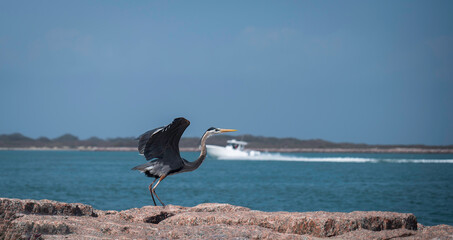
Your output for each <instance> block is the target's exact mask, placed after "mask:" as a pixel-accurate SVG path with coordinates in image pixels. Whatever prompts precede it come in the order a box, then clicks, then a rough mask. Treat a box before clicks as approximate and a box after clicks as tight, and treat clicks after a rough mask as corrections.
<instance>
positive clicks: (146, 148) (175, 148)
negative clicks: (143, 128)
mask: <svg viewBox="0 0 453 240" xmlns="http://www.w3.org/2000/svg"><path fill="white" fill-rule="evenodd" d="M189 125H190V122H189V121H188V120H187V119H185V118H176V119H175V120H173V122H172V123H170V124H169V125H167V126H165V127H160V128H156V129H153V130H150V131H148V132H145V133H144V134H142V135H141V136H140V137H139V143H138V151H139V153H141V154H143V155H145V158H146V160H151V159H154V158H160V159H163V160H165V161H168V160H170V159H175V158H177V159H181V156H180V153H179V140H180V139H181V136H182V134H183V133H184V131H185V130H186V128H187V127H188V126H189Z"/></svg>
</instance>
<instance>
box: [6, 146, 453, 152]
mask: <svg viewBox="0 0 453 240" xmlns="http://www.w3.org/2000/svg"><path fill="white" fill-rule="evenodd" d="M180 150H181V152H198V151H199V148H190V147H189V148H188V147H182V148H180ZM250 150H257V151H261V152H280V153H419V154H423V153H425V154H453V149H423V148H403V147H398V148H386V149H383V148H254V149H250ZM0 151H81V152H136V151H137V148H136V147H77V148H70V147H0Z"/></svg>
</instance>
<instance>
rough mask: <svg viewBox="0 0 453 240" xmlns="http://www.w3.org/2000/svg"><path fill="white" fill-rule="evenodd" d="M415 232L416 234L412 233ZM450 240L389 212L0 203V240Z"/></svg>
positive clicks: (442, 230)
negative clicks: (116, 208)
mask: <svg viewBox="0 0 453 240" xmlns="http://www.w3.org/2000/svg"><path fill="white" fill-rule="evenodd" d="M417 229H418V230H417ZM325 237H330V238H333V239H392V238H403V239H431V238H441V239H453V227H452V226H447V225H439V226H435V227H425V226H423V225H421V224H417V220H416V218H415V216H414V215H412V214H408V213H393V212H351V213H330V212H307V213H298V212H294V213H291V212H261V211H253V210H250V209H248V208H244V207H240V206H233V205H229V204H218V203H205V204H200V205H198V206H195V207H180V206H173V205H169V206H167V207H165V208H163V207H155V206H145V207H142V208H133V209H129V210H125V211H100V210H94V209H93V208H92V207H91V206H89V205H85V204H80V203H62V202H56V201H49V200H40V201H36V200H20V199H7V198H0V239H63V238H64V239H111V238H113V239H175V238H180V239H213V238H214V239H232V238H236V239H319V238H325Z"/></svg>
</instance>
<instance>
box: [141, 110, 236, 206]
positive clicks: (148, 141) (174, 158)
mask: <svg viewBox="0 0 453 240" xmlns="http://www.w3.org/2000/svg"><path fill="white" fill-rule="evenodd" d="M189 125H190V122H189V120H187V119H185V118H176V119H175V120H173V122H172V123H170V124H168V125H167V126H165V127H159V128H156V129H153V130H150V131H147V132H145V133H143V134H142V135H140V137H138V140H139V142H138V152H139V153H140V154H143V155H144V156H145V158H146V160H152V161H150V162H147V163H145V164H142V165H139V166H136V167H134V168H132V170H139V171H141V172H143V173H145V174H146V176H148V177H153V178H155V179H154V181H153V182H152V183H151V184H150V185H149V192H150V193H151V197H152V198H153V202H154V206H157V205H156V201H155V200H154V195H156V197H157V199H158V200H159V202H160V203H161V204H162V206H165V204H164V203H163V202H162V201H161V200H160V198H159V196H157V194H156V188H157V186H158V185H159V183H160V182H161V181H162V180H164V178H165V177H167V176H170V175H173V174H177V173H182V172H190V171H193V170H195V169H197V168H198V167H199V166H200V165H201V163H203V161H204V159H205V158H206V139H207V138H208V137H209V136H212V135H214V134H217V133H223V132H234V131H236V130H234V129H220V128H215V127H211V128H209V129H208V130H207V131H206V132H205V133H204V134H203V137H201V152H200V156H199V157H198V159H197V160H195V161H193V162H189V161H187V160H186V159H184V158H182V157H181V155H180V154H179V140H180V139H181V136H182V134H183V132H184V130H186V128H187V127H188V126H189ZM157 179H159V181H157V183H156V185H154V187H153V184H154V182H156V180H157Z"/></svg>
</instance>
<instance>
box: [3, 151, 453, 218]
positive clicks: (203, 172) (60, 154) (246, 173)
mask: <svg viewBox="0 0 453 240" xmlns="http://www.w3.org/2000/svg"><path fill="white" fill-rule="evenodd" d="M182 155H183V157H184V158H186V159H189V160H192V159H195V158H196V157H197V156H198V153H191V152H185V153H182ZM292 156H293V157H292V158H291V161H222V160H214V159H210V158H208V159H207V160H206V161H205V162H204V163H203V165H202V166H201V167H200V168H199V169H197V170H196V171H194V172H189V173H182V174H179V175H174V176H170V177H168V178H166V179H165V180H164V181H163V182H162V183H161V184H160V185H159V187H158V188H157V193H158V194H159V196H160V198H161V199H162V201H164V203H166V204H174V205H183V206H194V205H197V204H200V203H206V202H220V203H229V204H233V205H241V206H246V207H249V208H251V209H255V210H263V211H341V212H350V211H371V210H378V211H396V212H408V213H414V214H415V215H416V216H417V219H418V221H419V222H420V223H422V224H424V225H437V224H449V225H453V187H452V185H453V164H452V163H453V160H452V159H453V154H315V153H312V154H292ZM326 159H328V160H329V159H330V160H329V161H327V162H323V160H326ZM311 160H314V161H311ZM144 162H145V160H144V159H143V157H142V156H139V155H138V154H137V153H135V152H78V151H0V197H8V198H22V199H26V198H27V199H52V200H57V201H64V202H81V203H85V204H90V205H92V206H93V207H95V208H97V209H103V210H107V209H113V210H123V209H128V208H133V207H142V206H144V205H150V204H152V200H151V197H150V194H149V191H148V185H149V183H151V181H152V180H153V179H151V178H147V177H145V175H144V174H141V173H139V172H137V171H132V170H130V169H131V168H132V167H134V166H136V165H139V164H142V163H144Z"/></svg>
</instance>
